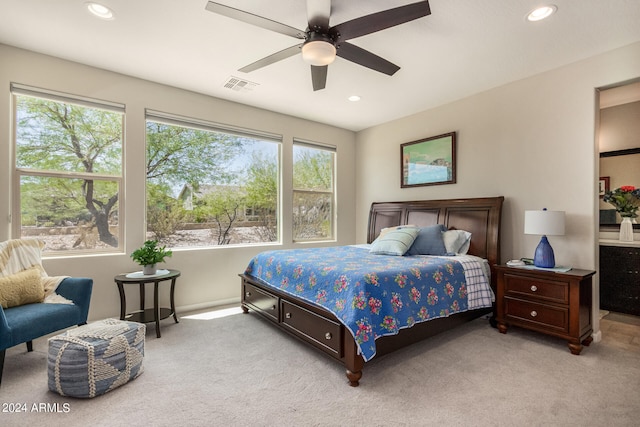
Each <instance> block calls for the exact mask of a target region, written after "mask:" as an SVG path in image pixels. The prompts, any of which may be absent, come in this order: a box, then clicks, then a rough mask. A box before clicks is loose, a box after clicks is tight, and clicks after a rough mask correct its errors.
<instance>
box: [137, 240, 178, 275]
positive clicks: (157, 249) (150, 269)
mask: <svg viewBox="0 0 640 427" xmlns="http://www.w3.org/2000/svg"><path fill="white" fill-rule="evenodd" d="M172 254H173V251H171V250H168V249H166V248H165V246H158V241H157V240H147V241H146V242H144V245H143V246H142V247H141V248H138V249H136V250H135V251H133V253H132V254H131V258H133V260H134V261H135V262H137V263H138V264H140V265H141V266H142V267H143V270H142V274H144V275H150V274H156V264H157V263H159V262H164V259H165V258H166V257H170V256H171V255H172Z"/></svg>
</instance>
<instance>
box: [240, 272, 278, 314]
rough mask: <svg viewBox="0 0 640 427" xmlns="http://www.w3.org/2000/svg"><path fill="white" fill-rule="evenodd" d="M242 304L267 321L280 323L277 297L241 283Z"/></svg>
mask: <svg viewBox="0 0 640 427" xmlns="http://www.w3.org/2000/svg"><path fill="white" fill-rule="evenodd" d="M242 302H243V303H244V304H246V305H248V306H249V307H251V308H253V309H254V310H256V311H257V312H258V313H260V314H262V315H264V316H265V317H266V318H267V319H269V320H271V321H273V322H276V323H278V322H279V321H280V316H279V311H278V308H279V306H278V297H277V296H275V295H273V294H271V293H269V292H267V291H265V290H262V289H260V288H258V287H256V286H253V285H251V284H249V283H247V282H243V289H242Z"/></svg>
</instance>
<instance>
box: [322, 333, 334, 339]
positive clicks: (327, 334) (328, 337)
mask: <svg viewBox="0 0 640 427" xmlns="http://www.w3.org/2000/svg"><path fill="white" fill-rule="evenodd" d="M324 337H325V339H328V340H330V339H331V338H333V335H331V332H327V333H326V334H324Z"/></svg>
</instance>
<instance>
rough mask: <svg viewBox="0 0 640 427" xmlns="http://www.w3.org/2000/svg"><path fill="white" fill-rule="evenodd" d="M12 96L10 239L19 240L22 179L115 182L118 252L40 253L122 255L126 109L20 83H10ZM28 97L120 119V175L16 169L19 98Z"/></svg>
mask: <svg viewBox="0 0 640 427" xmlns="http://www.w3.org/2000/svg"><path fill="white" fill-rule="evenodd" d="M10 94H11V128H12V132H11V154H10V157H11V159H10V161H11V169H12V173H11V193H12V194H11V195H10V200H11V209H10V212H11V213H10V218H9V222H10V224H11V228H10V231H11V236H13V238H22V237H24V236H22V214H21V211H22V203H21V202H22V199H21V196H22V191H21V182H22V178H23V177H43V178H55V179H69V180H75V179H78V180H92V181H108V182H114V183H116V184H117V186H118V192H117V194H118V210H117V211H118V233H117V239H118V247H117V248H115V247H114V248H113V249H111V248H94V249H82V250H77V249H69V250H51V251H47V252H43V253H42V257H43V258H47V257H76V256H91V255H96V254H105V253H108V254H113V253H116V254H120V253H124V251H125V242H124V239H125V230H124V228H125V224H126V220H125V200H124V185H125V180H124V170H125V148H126V141H125V119H126V107H125V105H124V104H121V103H116V102H111V101H105V100H99V99H95V98H89V97H85V96H80V95H72V94H67V93H63V92H58V91H54V90H49V89H42V88H36V87H32V86H27V85H23V84H20V83H14V82H12V83H11V84H10ZM19 96H24V97H31V98H38V99H44V100H47V101H54V102H59V103H64V104H72V105H77V106H81V107H84V108H93V109H99V110H104V111H110V112H114V113H118V114H120V115H121V116H122V127H121V144H122V146H121V153H120V174H119V175H111V174H105V173H86V172H76V171H71V172H64V171H56V170H42V169H35V168H27V167H18V165H17V162H18V158H17V151H18V150H17V144H18V123H17V120H18V97H19Z"/></svg>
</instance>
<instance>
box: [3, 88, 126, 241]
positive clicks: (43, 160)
mask: <svg viewBox="0 0 640 427" xmlns="http://www.w3.org/2000/svg"><path fill="white" fill-rule="evenodd" d="M11 91H12V94H13V105H14V111H15V114H14V117H15V173H16V180H15V182H16V183H17V185H16V187H17V188H16V197H14V201H16V203H14V208H13V215H12V217H13V218H14V220H13V223H14V225H13V234H14V235H16V236H19V237H37V238H38V239H41V240H43V241H45V244H46V245H45V248H44V252H45V253H53V252H62V253H69V252H70V251H86V252H96V251H116V250H118V251H119V250H121V248H122V230H121V227H120V219H121V218H119V215H118V212H119V207H120V203H121V197H120V194H121V188H122V146H123V118H124V106H123V105H120V104H114V103H108V102H102V101H94V100H89V99H86V98H79V97H73V96H70V95H65V94H60V93H57V92H52V91H45V90H39V89H33V88H29V87H27V86H22V85H18V84H12V85H11ZM16 219H17V220H16Z"/></svg>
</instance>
